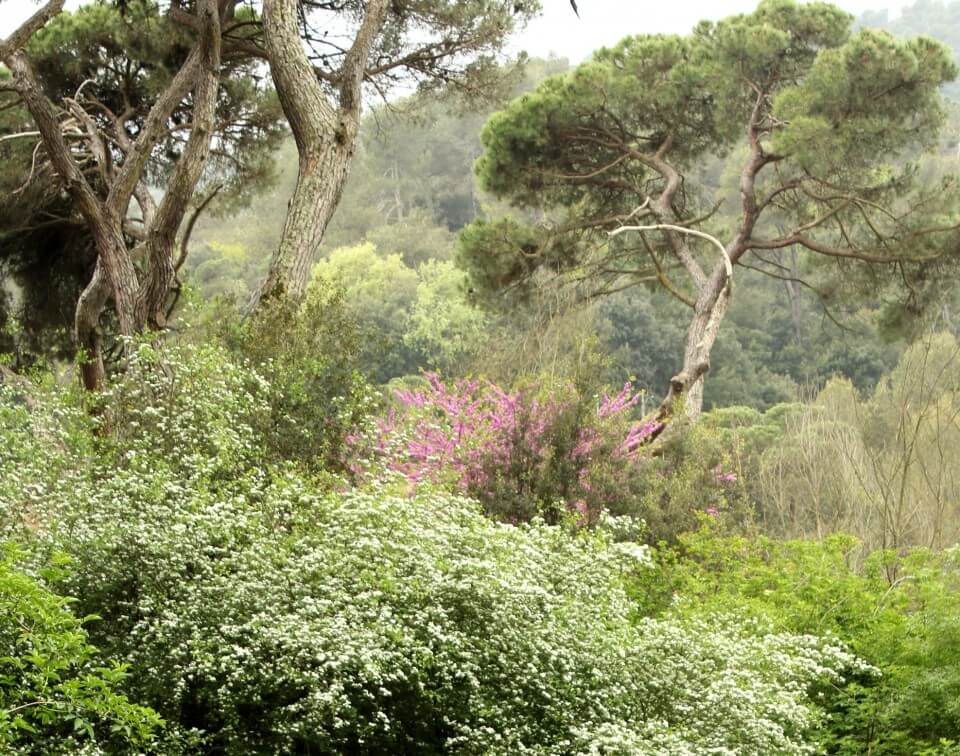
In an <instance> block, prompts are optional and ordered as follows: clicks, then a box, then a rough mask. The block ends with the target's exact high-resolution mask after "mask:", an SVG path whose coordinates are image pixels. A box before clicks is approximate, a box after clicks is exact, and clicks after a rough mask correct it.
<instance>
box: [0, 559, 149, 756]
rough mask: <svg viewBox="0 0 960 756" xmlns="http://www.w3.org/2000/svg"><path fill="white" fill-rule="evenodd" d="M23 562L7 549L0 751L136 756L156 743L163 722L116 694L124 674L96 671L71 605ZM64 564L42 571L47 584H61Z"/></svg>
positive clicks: (1, 562) (0, 573)
mask: <svg viewBox="0 0 960 756" xmlns="http://www.w3.org/2000/svg"><path fill="white" fill-rule="evenodd" d="M22 556H23V555H22V554H20V553H19V552H18V551H17V550H16V549H15V548H14V547H13V546H12V545H11V544H7V545H6V546H5V547H4V548H3V555H2V559H0V748H2V749H4V751H5V752H7V753H22V754H67V753H87V754H93V753H135V752H137V751H138V750H139V749H140V748H141V747H143V746H144V745H147V744H148V743H149V742H150V741H151V740H152V736H153V731H154V729H155V728H157V727H158V726H159V725H160V724H161V720H160V718H159V716H157V714H156V713H155V712H153V711H151V710H150V709H147V708H144V707H142V706H136V705H134V704H132V703H130V701H128V700H127V698H126V697H125V696H123V695H121V694H120V693H119V692H117V688H118V687H119V686H120V684H121V682H122V681H123V680H124V679H125V678H126V677H127V673H126V671H125V668H124V667H123V666H121V665H118V664H116V663H113V664H108V665H103V664H100V663H98V654H97V649H96V648H94V647H93V646H92V645H90V644H89V643H88V642H87V634H86V632H85V631H84V629H83V624H84V622H85V621H86V620H80V619H77V618H76V617H75V616H74V615H73V614H71V613H70V610H69V608H68V607H69V604H70V603H71V599H65V598H62V597H60V596H58V595H56V594H55V593H53V592H51V591H50V590H49V589H48V588H47V587H45V586H44V585H43V583H41V582H40V581H38V580H37V579H35V578H33V577H31V576H29V575H27V574H25V573H23V572H21V571H20V570H19V569H18V567H17V564H16V562H17V559H18V557H22ZM63 561H64V560H63V559H62V558H61V559H58V560H56V563H55V564H54V566H51V567H47V568H45V569H43V570H42V577H43V579H44V581H46V580H54V581H56V580H58V579H62V578H63V575H64V573H63V570H62V565H63ZM87 619H88V620H89V619H92V618H87ZM104 749H106V750H104Z"/></svg>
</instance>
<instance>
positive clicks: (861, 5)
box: [0, 0, 910, 63]
mask: <svg viewBox="0 0 960 756" xmlns="http://www.w3.org/2000/svg"><path fill="white" fill-rule="evenodd" d="M757 2H758V0H666V1H665V0H577V5H578V7H579V9H580V18H579V19H578V18H577V17H576V16H575V15H574V13H573V10H572V9H571V8H570V3H569V2H568V1H567V0H543V5H544V13H543V15H542V16H541V17H540V18H538V19H537V20H536V21H534V22H533V23H532V24H531V25H530V27H529V28H528V29H527V30H526V31H525V32H524V33H523V34H522V35H520V37H518V38H517V40H516V41H515V42H514V43H513V44H512V45H511V49H512V50H515V51H516V50H526V51H527V52H528V53H530V54H531V55H535V56H539V57H545V56H547V55H549V54H550V53H555V54H557V55H560V56H564V57H567V58H569V59H570V61H571V62H572V63H577V62H579V61H581V60H582V59H583V58H585V57H586V56H587V55H589V54H590V53H591V52H592V51H593V50H595V49H597V48H598V47H603V46H604V45H612V44H614V43H615V42H617V41H619V40H620V39H621V38H622V37H624V36H626V35H627V34H642V33H657V32H666V33H683V32H686V31H689V30H690V28H691V27H692V26H693V25H694V24H696V23H697V21H700V20H701V19H705V18H706V19H714V20H716V19H720V18H724V17H725V16H730V15H733V14H735V13H745V12H748V11H751V10H753V9H754V8H755V7H756V6H757ZM79 4H80V2H79V0H68V2H67V7H68V8H75V7H77V6H78V5H79ZM835 5H839V6H840V7H841V8H844V9H845V10H848V11H849V12H851V13H853V14H855V15H859V14H860V13H862V12H863V11H865V10H883V9H884V8H886V9H887V10H888V11H889V12H890V15H891V16H895V15H896V14H897V13H899V11H900V9H901V8H902V7H904V6H906V5H910V3H909V2H902V1H899V0H839V1H838V2H835ZM37 7H39V3H37V2H31V0H0V35H2V36H4V37H5V36H7V34H9V33H10V31H11V30H12V29H14V28H15V27H16V26H17V25H18V24H19V23H20V22H21V21H23V20H24V19H25V18H27V17H28V16H29V15H30V14H31V13H32V12H33V11H34V10H35V9H36V8H37Z"/></svg>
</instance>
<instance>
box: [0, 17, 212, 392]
mask: <svg viewBox="0 0 960 756" xmlns="http://www.w3.org/2000/svg"><path fill="white" fill-rule="evenodd" d="M199 5H200V7H199V9H198V14H197V15H198V18H197V28H198V31H199V39H198V41H197V43H196V46H195V47H194V49H193V50H192V51H191V52H190V54H189V55H188V57H187V60H186V61H185V62H184V65H183V66H182V67H181V69H180V71H179V72H178V73H177V74H176V75H175V76H174V78H173V80H172V81H171V82H170V84H169V85H168V87H167V88H166V89H165V90H163V91H162V92H161V93H160V95H159V96H158V98H157V100H156V102H155V103H154V105H153V107H152V108H151V109H150V112H149V113H148V114H147V117H146V119H145V120H144V122H143V125H142V127H141V130H140V133H139V135H138V136H137V139H136V141H132V140H131V139H130V138H129V136H128V135H127V133H126V130H125V128H124V126H123V124H120V123H118V124H117V125H116V126H115V129H116V132H117V133H116V134H114V140H115V141H116V142H117V143H119V144H120V146H121V147H122V149H123V150H124V152H125V155H124V161H123V163H122V164H121V165H120V167H119V169H118V170H116V171H115V172H113V171H112V170H111V169H110V168H108V163H109V161H108V160H107V159H106V155H105V152H106V147H105V142H104V141H103V139H102V138H101V134H100V133H99V132H98V127H97V125H96V123H95V122H94V121H93V119H92V118H90V117H89V116H88V115H87V114H86V113H85V112H84V111H83V109H82V108H81V107H80V106H79V104H78V103H76V102H74V101H71V100H69V99H67V100H66V102H67V104H68V107H69V108H70V109H71V112H73V114H74V115H75V117H77V118H79V119H80V120H81V121H84V120H85V121H86V126H87V132H88V138H89V146H90V150H91V153H92V154H93V155H94V157H95V159H96V160H97V162H98V164H99V166H100V171H101V176H102V177H103V178H104V179H105V180H106V182H107V184H108V187H109V189H108V192H107V196H106V198H105V199H102V198H101V197H99V196H98V195H97V193H96V192H95V191H94V190H93V188H92V187H91V185H90V184H89V183H88V182H87V180H86V177H85V176H84V174H83V173H82V172H81V170H80V168H79V166H78V165H77V163H76V161H75V160H74V157H73V155H72V153H71V151H70V149H69V148H68V147H67V145H66V142H65V141H64V137H63V133H62V132H61V124H60V119H59V114H58V113H57V110H56V108H55V107H54V104H53V103H52V102H51V100H50V99H49V98H48V97H47V95H46V93H45V92H44V91H43V87H42V85H41V83H40V81H39V79H38V78H37V76H36V74H35V72H34V70H33V67H32V66H31V65H30V61H29V60H28V58H27V56H26V54H25V52H24V49H23V48H24V47H25V45H26V44H27V42H28V41H29V39H30V37H31V36H32V35H33V34H34V33H35V32H37V31H38V30H39V29H41V28H43V26H44V25H45V24H46V23H47V22H48V21H49V20H50V19H51V18H53V17H54V16H56V15H57V14H59V13H60V12H61V10H62V9H63V0H50V2H48V3H47V5H46V6H44V7H43V8H41V9H40V10H39V11H38V12H37V13H35V14H34V15H33V16H32V17H31V18H30V19H28V20H27V21H26V22H24V24H23V25H22V26H21V27H20V28H19V29H17V30H16V31H15V32H14V33H13V34H12V35H11V36H10V37H9V38H8V39H6V40H0V59H2V60H3V62H4V63H6V65H7V66H8V68H9V69H10V71H11V73H12V74H13V82H14V89H15V90H16V91H17V92H18V94H19V95H20V97H21V98H22V100H23V103H24V105H26V107H27V109H28V110H29V111H30V114H31V116H32V117H33V119H34V122H35V123H36V126H37V129H38V131H39V132H40V136H41V139H42V142H43V144H44V147H45V149H46V153H47V155H48V157H49V159H50V162H51V164H52V165H53V168H54V170H55V171H56V172H57V174H58V175H59V177H60V178H61V179H62V181H63V182H64V184H65V187H66V189H67V190H68V191H69V192H70V194H71V196H72V198H73V200H74V202H75V204H76V206H77V209H78V211H79V212H80V214H81V215H82V216H83V218H84V220H85V221H86V223H87V227H88V228H89V231H90V233H91V235H92V236H93V239H94V244H95V248H96V251H97V263H96V267H95V269H94V273H93V276H92V278H91V280H90V282H89V284H88V285H87V287H86V288H85V289H84V291H83V293H82V294H81V295H80V298H79V300H78V302H77V308H76V312H75V316H74V328H75V337H76V343H77V347H78V349H80V350H81V352H82V354H83V359H82V361H81V370H80V373H81V379H82V382H83V385H84V386H85V387H86V388H88V389H90V390H96V389H98V388H100V386H101V385H102V383H103V379H104V364H103V351H102V344H101V337H100V333H99V329H98V327H99V321H100V316H101V315H102V313H103V311H104V309H105V307H106V305H107V302H108V301H109V300H110V299H111V298H112V300H113V304H114V309H115V311H116V315H117V322H118V326H119V331H120V335H121V336H133V335H135V334H137V333H139V332H140V331H142V330H143V329H144V328H145V327H146V326H147V325H163V323H162V319H163V315H162V313H163V312H164V308H163V305H164V303H165V302H166V299H167V297H168V295H169V293H170V290H171V288H172V285H173V282H174V266H173V248H174V242H175V238H176V233H177V229H178V228H179V226H180V222H181V221H182V219H183V216H184V214H185V213H186V210H187V207H188V205H189V201H190V197H191V196H192V195H193V190H194V188H195V186H196V183H197V181H198V180H199V178H200V174H201V173H202V171H203V166H204V164H205V163H206V159H207V155H208V153H209V148H210V138H211V135H212V133H213V128H214V118H215V115H216V104H217V92H218V87H219V76H220V10H219V6H218V0H202V2H201V3H200V4H199ZM191 91H192V92H193V121H192V124H191V133H190V138H189V139H188V141H187V145H186V147H185V148H184V151H183V154H182V155H181V158H180V161H179V162H178V164H177V167H176V168H175V169H174V172H173V175H172V177H171V179H170V182H169V183H168V186H167V192H166V194H165V196H164V198H163V200H162V201H161V203H160V207H159V209H158V210H157V212H156V213H155V215H154V217H153V219H152V222H150V223H149V224H148V227H147V228H146V230H145V231H146V239H145V241H144V242H143V247H144V250H145V252H146V259H147V262H148V266H147V270H146V272H145V278H144V280H143V281H142V282H141V281H140V277H139V276H138V273H137V269H136V267H135V266H134V262H133V256H132V255H131V252H130V249H129V247H128V240H127V237H126V234H125V233H124V221H125V220H126V214H127V210H128V206H129V203H130V198H131V196H133V195H134V194H135V193H136V192H137V190H138V188H139V189H140V190H143V182H142V179H143V172H144V169H145V168H146V165H147V162H148V161H149V159H150V155H151V153H152V152H153V149H154V147H155V146H156V144H157V142H158V141H159V140H160V139H161V138H162V136H163V134H164V133H165V132H166V129H167V125H168V121H169V118H170V114H171V113H172V112H173V111H174V109H175V108H176V107H177V106H178V105H179V104H180V103H181V102H182V101H183V99H184V97H186V96H187V94H188V93H190V92H191Z"/></svg>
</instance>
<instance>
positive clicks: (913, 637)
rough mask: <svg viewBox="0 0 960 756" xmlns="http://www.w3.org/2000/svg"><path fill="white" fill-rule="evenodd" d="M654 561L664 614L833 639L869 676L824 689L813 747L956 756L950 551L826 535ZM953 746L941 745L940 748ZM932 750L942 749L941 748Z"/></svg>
mask: <svg viewBox="0 0 960 756" xmlns="http://www.w3.org/2000/svg"><path fill="white" fill-rule="evenodd" d="M672 557H673V560H675V561H672V560H671V558H670V555H668V556H667V557H666V558H665V559H664V568H663V572H661V573H660V574H661V576H662V577H663V578H664V580H665V581H666V585H665V586H660V591H659V595H660V596H661V597H673V596H677V597H679V599H678V600H676V601H673V600H671V602H670V603H671V611H673V612H677V611H679V612H680V613H681V614H683V615H688V616H700V615H701V614H702V613H703V612H704V611H707V612H709V611H717V610H722V611H737V612H746V613H747V614H748V615H750V616H754V617H757V618H760V619H761V620H762V621H763V622H764V623H769V624H772V626H773V627H775V628H778V629H779V630H780V631H783V632H790V633H813V634H816V635H819V636H832V637H837V638H839V639H840V640H841V641H843V642H844V643H845V644H847V645H848V646H849V647H850V648H851V649H852V650H853V651H854V652H855V653H857V654H858V656H860V657H861V658H863V659H864V660H865V661H867V662H869V663H870V664H871V665H873V666H874V667H876V668H877V669H878V670H879V671H880V674H879V675H875V674H867V675H860V676H857V677H856V678H855V679H854V680H853V682H852V683H851V684H849V685H847V686H844V687H842V688H840V689H832V688H828V689H826V690H824V691H823V696H824V698H823V702H824V704H825V706H827V708H828V712H829V719H828V723H829V725H828V727H827V728H826V730H825V732H824V734H823V745H824V747H825V748H826V749H827V751H828V752H829V753H837V754H850V756H852V755H853V754H861V753H874V754H891V755H892V754H902V753H943V754H946V753H956V752H957V751H958V749H960V704H958V702H960V551H958V549H957V548H956V547H955V548H954V549H952V550H948V551H946V552H943V553H939V554H937V553H933V552H930V551H927V550H925V549H917V550H914V551H912V552H910V553H907V554H905V555H897V554H895V553H892V552H884V551H877V552H874V553H872V554H870V555H869V557H867V558H865V559H864V557H863V553H862V550H861V546H860V544H859V542H858V541H857V540H856V539H854V538H852V537H850V536H844V535H834V536H831V537H829V538H827V539H826V540H824V541H823V542H815V541H788V542H780V541H776V540H773V539H770V538H766V537H758V536H753V537H750V538H743V537H720V536H718V535H716V534H715V532H714V531H713V530H712V529H711V528H705V529H702V530H701V531H699V532H698V533H695V534H692V535H688V536H685V537H684V538H682V539H681V543H680V546H679V548H678V552H675V553H673V554H672ZM951 744H952V745H951ZM940 749H942V750H940Z"/></svg>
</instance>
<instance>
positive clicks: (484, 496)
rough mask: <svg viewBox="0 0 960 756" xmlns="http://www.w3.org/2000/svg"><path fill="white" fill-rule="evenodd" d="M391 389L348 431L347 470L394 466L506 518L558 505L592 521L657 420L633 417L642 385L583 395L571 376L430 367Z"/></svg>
mask: <svg viewBox="0 0 960 756" xmlns="http://www.w3.org/2000/svg"><path fill="white" fill-rule="evenodd" d="M425 378H426V385H425V386H424V387H423V388H419V389H411V390H398V391H396V392H395V396H394V399H395V402H394V405H393V406H392V407H391V409H390V410H389V411H388V413H387V414H386V416H384V417H382V418H381V419H379V420H378V421H377V422H376V423H375V426H374V427H373V428H371V429H370V431H369V432H367V433H365V434H358V435H356V436H354V437H353V438H351V445H352V447H353V452H354V454H355V457H356V461H355V463H354V466H353V471H354V473H355V474H356V475H357V476H358V477H359V478H361V479H363V478H369V477H371V476H376V475H377V474H379V473H381V472H382V471H383V470H390V471H393V472H395V473H399V474H401V475H402V476H403V477H404V478H405V479H406V480H407V481H408V482H409V484H410V486H411V487H412V488H416V487H418V486H420V485H424V484H429V485H435V486H436V485H439V486H443V487H446V488H449V489H451V490H455V491H458V492H461V493H465V494H467V495H470V496H472V497H474V498H476V499H478V500H479V501H480V502H482V503H483V505H484V507H485V508H486V510H487V511H488V513H490V514H492V515H494V516H497V517H500V518H502V519H505V520H508V521H518V520H523V519H528V518H530V517H531V516H534V515H537V514H539V515H542V516H544V517H546V518H547V519H548V520H556V519H557V518H558V517H559V516H560V515H562V514H563V512H564V511H576V512H579V518H580V520H581V521H582V522H591V521H593V520H594V519H595V518H596V516H597V515H598V514H599V513H600V512H601V511H602V510H603V509H604V508H605V507H606V506H607V504H608V503H609V502H610V500H611V499H612V498H613V497H615V496H617V495H619V493H620V492H622V490H623V489H624V486H625V485H626V484H627V482H628V478H629V477H630V475H631V470H632V469H633V468H634V467H635V465H636V464H637V462H638V460H639V458H640V456H641V450H642V448H643V446H644V442H645V440H647V439H649V438H650V437H652V435H654V434H655V433H656V432H657V431H658V430H659V428H660V425H659V423H657V422H656V421H654V420H643V419H640V420H637V419H635V407H636V405H637V403H638V401H639V398H640V395H639V394H638V393H636V392H635V391H634V390H633V388H632V386H631V385H630V384H629V383H628V384H626V385H625V386H624V387H623V389H622V390H621V391H620V392H619V393H617V394H616V395H614V396H606V395H605V396H601V397H583V396H581V395H580V394H579V393H578V392H577V391H576V389H575V388H574V387H573V386H571V385H560V386H555V387H551V388H549V389H545V388H542V387H541V388H538V387H534V386H527V387H524V388H521V389H518V390H515V391H505V390H503V389H501V388H499V387H498V386H496V385H494V384H492V383H490V382H488V381H483V380H461V381H458V382H456V383H453V384H451V385H447V384H445V383H443V381H442V380H441V379H440V377H439V376H438V375H436V374H427V375H426V376H425Z"/></svg>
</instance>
